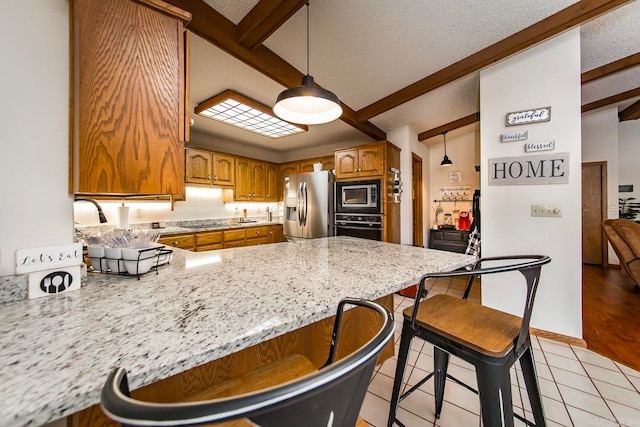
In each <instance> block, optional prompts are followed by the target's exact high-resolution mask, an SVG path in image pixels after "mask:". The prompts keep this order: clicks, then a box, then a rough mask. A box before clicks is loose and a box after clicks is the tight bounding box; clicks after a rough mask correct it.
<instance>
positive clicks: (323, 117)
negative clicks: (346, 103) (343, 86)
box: [273, 3, 342, 125]
mask: <svg viewBox="0 0 640 427" xmlns="http://www.w3.org/2000/svg"><path fill="white" fill-rule="evenodd" d="M273 112H274V113H275V114H276V116H278V117H280V118H281V119H282V120H286V121H288V122H291V123H300V124H305V125H318V124H321V123H328V122H332V121H334V120H335V119H337V118H339V117H340V116H341V115H342V107H341V106H340V100H339V99H338V97H337V96H336V95H335V94H334V93H333V92H330V91H328V90H326V89H323V88H321V87H319V86H316V84H315V82H314V80H313V77H311V76H310V75H309V3H307V75H306V76H304V77H303V78H302V84H301V85H300V86H296V87H292V88H289V89H286V90H285V91H283V92H282V93H280V95H278V99H277V100H276V104H275V105H274V106H273Z"/></svg>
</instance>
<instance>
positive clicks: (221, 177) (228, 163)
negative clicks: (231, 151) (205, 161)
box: [213, 153, 235, 186]
mask: <svg viewBox="0 0 640 427" xmlns="http://www.w3.org/2000/svg"><path fill="white" fill-rule="evenodd" d="M234 178H235V157H233V156H229V155H227V154H219V153H214V154H213V185H224V186H233V185H234V184H235V179H234Z"/></svg>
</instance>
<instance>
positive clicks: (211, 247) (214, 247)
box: [196, 242, 224, 252]
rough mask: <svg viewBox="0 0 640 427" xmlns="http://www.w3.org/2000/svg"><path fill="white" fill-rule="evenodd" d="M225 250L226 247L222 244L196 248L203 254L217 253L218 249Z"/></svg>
mask: <svg viewBox="0 0 640 427" xmlns="http://www.w3.org/2000/svg"><path fill="white" fill-rule="evenodd" d="M222 248H224V245H223V243H222V242H220V243H212V244H210V245H198V246H197V247H196V252H202V251H215V250H217V249H222Z"/></svg>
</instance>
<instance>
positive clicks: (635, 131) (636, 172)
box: [618, 119, 640, 202]
mask: <svg viewBox="0 0 640 427" xmlns="http://www.w3.org/2000/svg"><path fill="white" fill-rule="evenodd" d="M618 137H619V142H618V155H619V166H620V173H619V181H620V184H633V192H632V193H620V194H619V197H621V198H627V197H635V198H636V200H634V201H635V202H640V119H639V120H628V121H626V122H620V124H619V126H618Z"/></svg>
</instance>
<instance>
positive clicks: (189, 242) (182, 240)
mask: <svg viewBox="0 0 640 427" xmlns="http://www.w3.org/2000/svg"><path fill="white" fill-rule="evenodd" d="M158 243H160V244H161V245H167V246H173V247H176V248H180V249H186V250H189V251H192V250H194V249H195V237H194V235H193V233H189V234H172V235H169V236H164V237H160V238H159V239H158Z"/></svg>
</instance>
